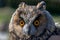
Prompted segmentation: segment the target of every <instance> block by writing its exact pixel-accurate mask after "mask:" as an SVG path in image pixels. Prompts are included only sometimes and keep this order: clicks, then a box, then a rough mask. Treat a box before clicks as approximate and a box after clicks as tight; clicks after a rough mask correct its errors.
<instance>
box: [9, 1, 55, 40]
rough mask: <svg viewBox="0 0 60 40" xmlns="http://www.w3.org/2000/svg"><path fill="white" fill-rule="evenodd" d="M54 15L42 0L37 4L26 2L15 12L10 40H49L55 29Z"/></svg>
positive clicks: (10, 28) (11, 23) (10, 27)
mask: <svg viewBox="0 0 60 40" xmlns="http://www.w3.org/2000/svg"><path fill="white" fill-rule="evenodd" d="M55 28H56V27H55V23H54V20H53V17H52V16H51V15H50V13H49V12H48V11H47V10H46V3H45V2H44V1H41V2H40V3H38V4H37V5H36V6H33V5H27V4H25V3H24V2H22V3H21V4H19V7H18V8H17V9H16V11H15V12H14V13H13V15H12V17H11V20H10V23H9V38H10V40H48V38H49V37H50V36H51V35H52V34H53V32H54V31H55Z"/></svg>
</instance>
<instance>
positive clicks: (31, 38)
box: [11, 31, 43, 40]
mask: <svg viewBox="0 0 60 40" xmlns="http://www.w3.org/2000/svg"><path fill="white" fill-rule="evenodd" d="M11 33H12V34H14V35H15V40H40V39H41V35H43V33H42V34H40V35H39V36H31V37H30V38H28V39H26V38H20V37H19V36H18V35H17V34H16V33H15V31H12V32H11ZM13 37H14V36H13Z"/></svg>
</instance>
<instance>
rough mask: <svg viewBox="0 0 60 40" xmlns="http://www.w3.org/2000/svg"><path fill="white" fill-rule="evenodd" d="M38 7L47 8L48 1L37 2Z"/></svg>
mask: <svg viewBox="0 0 60 40" xmlns="http://www.w3.org/2000/svg"><path fill="white" fill-rule="evenodd" d="M37 8H38V9H39V8H42V9H46V3H45V2H44V1H41V2H40V3H38V4H37Z"/></svg>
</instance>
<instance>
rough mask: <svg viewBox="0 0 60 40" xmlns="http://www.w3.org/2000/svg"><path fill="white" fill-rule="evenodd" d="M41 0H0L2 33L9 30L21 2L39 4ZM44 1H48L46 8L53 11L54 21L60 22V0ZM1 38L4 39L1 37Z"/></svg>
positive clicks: (46, 0)
mask: <svg viewBox="0 0 60 40" xmlns="http://www.w3.org/2000/svg"><path fill="white" fill-rule="evenodd" d="M40 1H42V0H0V33H1V32H6V33H7V32H8V25H9V21H10V18H11V16H12V14H13V12H14V11H15V10H16V8H17V7H18V5H19V4H20V3H21V2H25V3H26V4H28V5H37V3H38V2H40ZM43 1H45V2H46V10H48V11H49V12H50V13H51V15H52V16H53V19H54V21H55V22H56V23H59V24H60V0H43ZM0 36H1V35H0ZM0 39H1V40H2V38H1V37H0ZM4 40H5V39H4Z"/></svg>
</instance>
